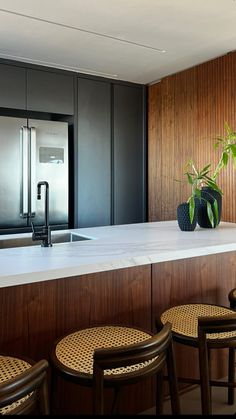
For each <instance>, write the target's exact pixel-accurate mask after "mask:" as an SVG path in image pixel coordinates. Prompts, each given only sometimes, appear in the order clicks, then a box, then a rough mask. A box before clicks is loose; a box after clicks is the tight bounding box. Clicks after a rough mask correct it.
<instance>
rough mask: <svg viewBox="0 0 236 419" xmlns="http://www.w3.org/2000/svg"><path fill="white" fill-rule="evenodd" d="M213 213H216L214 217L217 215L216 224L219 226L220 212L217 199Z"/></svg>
mask: <svg viewBox="0 0 236 419" xmlns="http://www.w3.org/2000/svg"><path fill="white" fill-rule="evenodd" d="M213 211H214V215H215V221H216V224H218V221H219V211H218V202H217V200H216V199H215V200H214V202H213Z"/></svg>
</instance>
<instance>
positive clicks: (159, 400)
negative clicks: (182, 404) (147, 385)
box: [156, 370, 164, 415]
mask: <svg viewBox="0 0 236 419" xmlns="http://www.w3.org/2000/svg"><path fill="white" fill-rule="evenodd" d="M163 384H164V383H163V370H161V371H159V372H158V373H157V374H156V414H157V415H163Z"/></svg>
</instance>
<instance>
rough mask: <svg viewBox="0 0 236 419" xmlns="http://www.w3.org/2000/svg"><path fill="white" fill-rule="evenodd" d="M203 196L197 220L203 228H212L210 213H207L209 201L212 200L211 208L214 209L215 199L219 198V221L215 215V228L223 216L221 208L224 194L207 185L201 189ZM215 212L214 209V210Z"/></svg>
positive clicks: (198, 207)
mask: <svg viewBox="0 0 236 419" xmlns="http://www.w3.org/2000/svg"><path fill="white" fill-rule="evenodd" d="M201 198H204V199H200V200H199V203H198V205H197V222H198V224H199V225H200V227H203V228H212V225H211V223H210V221H209V218H208V215H207V202H206V201H208V202H210V204H211V208H212V211H213V202H214V199H216V200H217V204H218V215H219V217H218V221H217V220H216V218H215V217H214V228H215V227H216V226H217V225H218V224H219V222H220V218H221V209H222V196H221V194H220V193H219V192H217V191H215V190H214V189H211V188H209V187H207V186H205V187H203V188H202V190H201ZM213 214H214V211H213Z"/></svg>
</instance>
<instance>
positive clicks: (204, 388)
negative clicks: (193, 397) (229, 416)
mask: <svg viewBox="0 0 236 419" xmlns="http://www.w3.org/2000/svg"><path fill="white" fill-rule="evenodd" d="M209 354H210V351H208V350H207V345H206V344H204V343H203V342H200V343H199V370H200V386H201V402H202V414H203V415H211V414H212V407H211V389H210V373H209V362H208V358H209Z"/></svg>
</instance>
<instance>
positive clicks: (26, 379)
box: [0, 355, 49, 415]
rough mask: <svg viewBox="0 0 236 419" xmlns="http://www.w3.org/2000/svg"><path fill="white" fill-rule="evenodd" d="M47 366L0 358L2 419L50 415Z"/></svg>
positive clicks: (23, 360)
mask: <svg viewBox="0 0 236 419" xmlns="http://www.w3.org/2000/svg"><path fill="white" fill-rule="evenodd" d="M48 366H49V364H48V362H47V361H46V360H45V359H42V360H41V361H39V362H37V363H34V362H33V361H29V360H27V361H26V360H25V359H20V358H15V357H10V356H2V355H0V415H26V414H27V415H28V414H33V413H36V414H37V413H40V414H43V415H46V414H49V401H48V388H47V372H46V370H47V368H48Z"/></svg>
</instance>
